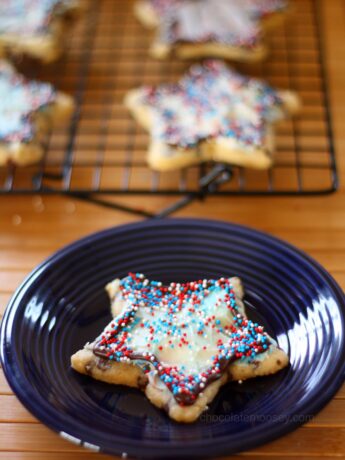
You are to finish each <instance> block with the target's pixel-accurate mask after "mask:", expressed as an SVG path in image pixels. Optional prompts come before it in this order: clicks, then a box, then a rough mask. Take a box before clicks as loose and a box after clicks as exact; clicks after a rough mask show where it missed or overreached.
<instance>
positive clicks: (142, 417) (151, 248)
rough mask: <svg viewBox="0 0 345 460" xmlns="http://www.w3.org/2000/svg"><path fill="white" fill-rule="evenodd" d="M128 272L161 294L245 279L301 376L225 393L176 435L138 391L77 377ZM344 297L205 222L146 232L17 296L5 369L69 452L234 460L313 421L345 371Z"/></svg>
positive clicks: (261, 316) (78, 246)
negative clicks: (109, 290)
mask: <svg viewBox="0 0 345 460" xmlns="http://www.w3.org/2000/svg"><path fill="white" fill-rule="evenodd" d="M129 271H136V272H143V273H145V274H146V275H147V276H149V277H153V278H156V279H159V280H161V281H163V282H170V281H187V280H194V279H200V278H216V277H220V276H229V275H239V276H240V277H241V278H243V280H244V285H245V287H246V304H247V308H248V310H249V312H250V313H249V315H250V316H251V317H254V318H257V319H258V320H259V321H261V322H262V323H263V324H264V325H266V327H267V328H268V330H269V332H270V333H271V334H272V335H274V336H275V337H276V338H277V340H278V342H279V345H280V346H281V347H282V348H283V349H284V350H286V351H287V352H288V354H289V356H290V361H291V366H290V367H289V368H287V369H285V370H284V371H282V372H280V373H278V374H276V375H274V376H272V377H266V378H260V379H256V380H255V381H248V382H245V383H244V384H242V385H239V384H237V383H231V384H228V385H226V386H225V387H223V389H222V390H221V391H220V393H219V394H218V396H217V397H216V398H215V400H214V401H213V403H212V404H211V405H210V409H209V410H208V412H206V413H204V414H203V415H202V417H201V419H200V420H199V421H198V422H196V423H194V424H192V425H181V424H177V423H174V422H172V421H170V420H169V419H168V417H167V416H166V415H165V414H164V413H163V412H161V411H160V410H158V409H156V408H155V407H153V406H152V405H151V404H150V403H149V402H148V401H147V400H146V398H145V396H144V395H143V394H141V393H140V392H139V391H138V390H134V389H130V388H125V387H120V386H109V385H107V384H104V383H100V382H96V381H94V380H92V379H91V378H89V377H87V376H82V375H79V374H77V373H76V372H74V371H72V370H71V369H70V366H69V362H70V356H71V354H72V353H74V352H75V351H76V350H78V349H79V348H81V347H82V346H83V345H84V343H85V342H86V341H88V340H90V339H92V338H94V337H95V336H96V335H97V334H98V333H99V331H100V330H101V329H102V328H103V326H105V325H106V324H107V322H108V321H109V320H110V314H109V302H108V299H107V296H106V294H105V292H104V289H103V287H104V285H105V284H106V283H107V282H108V281H110V280H112V279H113V278H115V277H122V276H124V275H126V274H127V273H128V272H129ZM344 317H345V302H344V294H343V293H342V291H341V290H340V288H339V287H338V285H337V284H336V283H335V281H334V280H333V279H332V278H331V276H330V275H329V274H328V273H327V272H326V271H325V270H324V269H323V268H322V267H321V266H320V265H318V264H317V263H316V262H315V261H313V260H312V259H310V258H309V257H308V256H307V255H306V254H303V253H302V252H300V251H298V250H297V249H295V248H293V247H292V246H289V245H288V244H286V243H283V242H282V241H279V240H277V239H275V238H273V237H271V236H268V235H265V234H263V233H259V232H257V231H255V230H251V229H248V228H245V227H241V226H238V225H232V224H227V223H222V222H213V221H207V220H191V219H181V220H179V219H176V220H170V219H169V220H163V221H148V222H141V223H137V224H134V225H126V226H122V227H117V228H113V229H110V230H106V231H104V232H101V233H97V234H95V235H92V236H90V237H88V238H84V239H83V240H81V241H78V242H76V243H74V244H72V245H70V246H68V247H66V248H65V249H62V250H61V251H59V252H58V253H56V254H55V255H54V256H52V257H51V258H50V259H48V260H47V261H46V262H44V263H43V264H42V265H40V266H39V267H38V268H37V269H36V270H35V271H34V272H32V273H31V274H30V275H29V277H28V278H27V279H26V280H25V281H24V283H23V284H22V285H21V286H20V288H19V289H18V290H17V292H16V293H15V295H14V296H13V298H12V300H11V302H10V304H9V306H8V308H7V310H6V313H5V316H4V319H3V323H2V329H1V359H2V363H3V367H4V371H5V374H6V377H7V379H8V381H9V383H10V385H11V387H12V389H13V391H14V392H15V393H16V394H17V396H18V398H19V399H20V400H21V402H22V403H23V404H24V405H25V406H26V407H27V408H28V409H29V410H30V411H31V412H32V413H33V414H34V415H35V416H36V417H37V418H38V419H40V420H41V421H42V422H43V423H45V424H46V425H48V426H49V427H50V428H52V429H53V430H56V431H57V432H60V433H61V434H62V435H63V436H64V437H66V438H68V439H70V440H71V441H74V442H77V443H80V444H82V445H85V446H86V447H90V448H93V449H95V450H101V451H102V452H106V453H111V454H117V455H121V454H123V453H127V454H128V456H139V457H140V458H171V459H176V458H180V457H196V458H200V457H203V456H215V455H221V454H222V455H224V454H231V453H234V452H238V451H241V450H244V449H250V448H253V447H255V446H258V445H259V444H262V443H265V442H267V441H271V440H273V439H275V438H277V437H278V436H281V435H282V434H284V433H287V432H289V431H291V430H293V429H294V428H295V427H296V426H298V425H300V424H301V423H303V422H305V421H308V420H309V419H310V418H311V417H312V415H313V414H315V413H316V412H318V411H319V410H320V409H321V408H322V407H323V406H324V405H325V404H326V403H327V402H328V401H329V400H330V399H331V398H332V396H333V395H334V393H335V392H336V390H337V389H338V388H339V386H340V385H341V384H342V382H343V378H344V369H345V346H344Z"/></svg>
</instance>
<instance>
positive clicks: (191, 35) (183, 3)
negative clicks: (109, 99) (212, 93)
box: [135, 0, 288, 61]
mask: <svg viewBox="0 0 345 460" xmlns="http://www.w3.org/2000/svg"><path fill="white" fill-rule="evenodd" d="M287 10H288V2H287V1H286V0H140V1H138V2H137V3H136V4H135V14H136V16H137V18H138V19H139V20H140V21H141V22H142V23H143V24H144V25H145V26H147V27H149V28H155V27H157V28H158V33H157V36H156V39H155V41H154V44H153V46H152V48H151V52H152V54H153V55H154V56H155V57H157V58H165V57H167V56H168V55H169V54H170V53H171V52H174V53H175V54H176V55H177V56H178V57H180V58H195V57H221V58H224V59H235V60H240V61H255V60H259V59H262V58H263V57H264V56H265V54H266V46H265V44H264V42H263V35H264V34H263V31H264V29H267V28H268V27H269V26H271V25H273V24H277V23H278V22H279V21H278V19H280V18H282V17H283V16H284V15H285V13H286V12H287Z"/></svg>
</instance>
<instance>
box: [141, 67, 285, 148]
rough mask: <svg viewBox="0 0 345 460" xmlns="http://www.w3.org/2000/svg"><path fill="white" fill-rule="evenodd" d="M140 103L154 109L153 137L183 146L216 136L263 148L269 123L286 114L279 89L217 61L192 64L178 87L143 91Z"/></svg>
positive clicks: (172, 86)
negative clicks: (243, 74)
mask: <svg viewBox="0 0 345 460" xmlns="http://www.w3.org/2000/svg"><path fill="white" fill-rule="evenodd" d="M143 103H144V104H148V105H150V106H151V107H152V111H153V114H154V115H153V116H154V123H153V124H152V126H153V127H152V136H153V138H155V139H158V140H162V141H164V142H166V143H168V144H171V145H179V146H182V147H188V146H193V145H195V144H196V143H197V142H198V141H199V140H204V139H208V138H214V137H218V136H224V137H227V138H232V139H236V140H237V141H238V142H241V143H242V144H243V146H245V147H247V148H253V147H257V146H261V145H262V142H263V139H264V136H265V133H266V125H267V122H273V121H276V120H278V119H280V118H282V117H283V115H284V113H283V110H282V107H281V101H280V98H279V97H278V95H277V92H275V91H274V90H273V89H272V88H270V87H269V86H268V85H266V84H265V83H263V82H261V81H260V80H257V79H254V78H246V77H243V76H242V75H240V74H238V73H237V72H235V71H233V70H231V69H228V68H227V67H226V66H225V65H224V64H223V63H221V62H220V61H207V62H206V63H204V65H202V66H201V65H195V66H193V67H192V68H191V69H190V71H189V72H188V74H187V75H186V76H185V77H184V78H182V80H181V81H180V82H179V84H178V85H161V86H159V87H158V88H157V89H156V90H155V91H150V89H148V90H147V92H145V91H144V92H143Z"/></svg>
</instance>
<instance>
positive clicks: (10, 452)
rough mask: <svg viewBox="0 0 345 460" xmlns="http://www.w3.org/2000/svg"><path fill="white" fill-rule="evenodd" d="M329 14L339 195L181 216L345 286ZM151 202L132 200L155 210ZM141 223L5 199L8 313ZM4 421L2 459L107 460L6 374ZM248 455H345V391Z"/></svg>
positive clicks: (2, 221)
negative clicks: (267, 246) (107, 234)
mask: <svg viewBox="0 0 345 460" xmlns="http://www.w3.org/2000/svg"><path fill="white" fill-rule="evenodd" d="M323 11H324V17H323V27H324V31H325V40H326V48H327V70H328V74H329V86H330V96H331V102H332V115H333V126H334V132H335V141H336V142H335V143H336V150H337V157H338V165H339V167H340V181H341V187H340V190H339V192H337V193H336V194H333V195H331V196H324V197H308V198H305V197H303V198H302V197H297V198H291V197H287V198H275V197H262V198H260V197H258V198H257V197H254V198H245V197H244V198H230V199H229V198H221V197H219V198H218V197H217V198H209V199H208V200H207V201H206V202H205V203H194V204H193V205H191V206H189V207H188V208H186V209H184V210H183V211H180V212H179V213H178V215H179V216H189V217H201V216H202V217H207V218H211V219H222V220H225V221H229V222H230V221H231V222H237V223H241V224H245V225H249V226H251V227H255V228H257V229H260V230H264V231H266V232H268V233H270V234H272V235H275V236H277V237H280V238H283V239H285V240H287V241H289V242H290V243H292V244H294V245H296V246H297V247H299V248H301V249H303V250H305V251H306V252H308V253H309V254H310V255H311V256H312V257H314V258H315V259H316V260H318V261H319V262H320V263H321V264H322V265H324V267H325V268H326V269H328V270H329V272H330V273H331V274H332V275H333V276H334V277H335V279H336V280H337V281H338V282H339V284H340V285H341V286H342V287H343V288H345V186H344V185H343V184H344V182H345V127H344V123H345V121H344V120H345V55H344V49H345V45H344V42H345V35H344V30H345V3H344V2H343V1H342V0H328V1H327V2H326V1H324V7H323ZM147 200H148V198H147V197H140V198H137V197H136V198H126V199H125V200H124V201H125V202H128V203H135V204H136V205H141V204H142V205H144V204H145V205H147ZM150 200H151V203H152V205H154V206H157V207H163V206H165V205H167V204H168V203H170V202H171V198H166V197H158V198H150ZM135 220H137V217H133V216H131V215H128V214H125V213H122V212H119V211H114V210H106V209H103V208H100V207H97V206H94V205H91V204H86V203H82V202H79V201H74V200H71V199H70V198H63V197H57V196H55V197H44V198H42V199H41V198H40V197H37V196H36V197H23V196H20V197H19V196H17V197H15V196H3V197H0V248H1V250H0V314H3V312H4V309H5V307H6V304H7V301H8V300H9V298H10V296H11V294H12V293H13V291H14V290H15V289H16V287H17V286H18V285H19V283H20V282H21V280H22V279H23V277H24V276H25V275H26V274H27V273H28V272H29V271H30V270H31V269H33V268H34V267H35V265H36V264H38V263H39V262H41V261H42V260H43V259H44V258H46V257H47V256H49V255H50V254H51V253H52V252H53V251H56V250H57V249H59V248H61V247H62V246H63V245H65V244H67V243H70V242H72V241H73V240H75V239H77V238H80V237H82V236H85V235H87V234H88V233H90V232H94V231H97V230H100V229H104V228H107V227H111V226H114V225H119V224H122V223H125V222H129V221H135ZM0 424H1V426H0V459H6V460H14V459H16V460H18V459H23V460H24V459H25V460H29V459H30V460H43V459H44V460H55V459H66V460H67V459H70V458H73V459H75V460H81V459H83V460H96V459H101V458H106V457H105V456H102V455H100V454H95V453H92V452H87V451H85V450H83V449H82V448H80V447H76V446H74V445H73V444H70V443H68V442H67V441H64V440H62V439H61V438H59V437H58V436H57V435H56V434H55V433H53V432H51V431H50V430H49V429H48V428H46V427H45V426H43V425H42V424H41V423H39V422H38V421H37V420H35V418H34V417H32V416H31V415H30V414H29V413H28V412H27V411H26V410H25V409H24V408H23V407H22V405H21V404H20V403H19V402H18V401H17V399H16V397H15V396H14V395H13V394H12V392H11V390H10V388H9V386H8V385H7V383H6V380H5V378H4V376H3V374H2V372H1V370H0ZM240 456H244V457H250V458H251V459H253V460H254V459H259V458H260V459H262V458H270V459H271V460H275V459H280V460H284V459H287V458H289V460H293V459H297V458H299V459H300V460H301V459H304V460H310V459H312V458H313V459H314V458H319V457H327V458H345V386H343V388H342V389H341V390H340V391H339V393H338V394H337V395H336V396H335V398H334V399H333V401H331V402H330V403H329V404H328V406H327V407H326V408H325V409H323V410H322V411H321V413H320V414H319V415H318V416H317V417H316V418H315V419H314V420H313V421H311V422H310V423H308V424H307V425H304V426H303V427H301V428H299V429H297V430H296V431H294V432H293V433H291V434H289V435H287V436H284V437H283V438H281V439H278V440H277V441H275V442H273V443H271V444H267V445H264V446H262V447H260V448H258V449H255V450H253V451H250V452H245V453H243V454H241V455H240ZM231 458H233V457H231Z"/></svg>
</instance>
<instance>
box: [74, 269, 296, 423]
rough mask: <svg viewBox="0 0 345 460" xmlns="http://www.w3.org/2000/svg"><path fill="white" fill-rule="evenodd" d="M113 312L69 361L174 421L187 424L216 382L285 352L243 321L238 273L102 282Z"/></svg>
mask: <svg viewBox="0 0 345 460" xmlns="http://www.w3.org/2000/svg"><path fill="white" fill-rule="evenodd" d="M107 289H108V292H109V294H110V297H111V300H112V311H113V314H114V315H115V318H114V319H113V320H112V321H111V322H110V323H109V324H108V326H106V328H105V329H104V331H103V333H102V334H101V335H100V336H99V337H98V338H96V340H95V341H94V342H93V343H91V344H89V343H88V344H86V345H85V347H84V349H82V350H80V351H78V352H77V353H75V354H74V355H73V356H72V357H71V363H72V367H73V368H74V369H75V370H77V371H78V372H81V373H83V374H87V375H90V376H92V377H93V378H95V379H97V380H102V381H105V382H108V383H113V384H123V385H128V386H132V387H138V388H140V389H142V390H143V391H144V392H145V394H146V396H147V397H148V398H149V399H150V401H151V402H152V403H153V404H154V405H156V406H157V407H159V408H163V409H165V410H166V411H167V413H168V415H169V416H170V417H171V418H172V419H174V420H176V421H179V422H193V421H194V420H196V419H197V418H198V417H199V415H200V414H201V412H202V411H203V410H205V408H206V406H207V404H208V403H209V402H211V401H212V400H213V398H214V397H215V395H216V394H217V393H218V390H219V388H220V387H221V385H223V384H224V383H226V382H227V381H229V380H244V379H247V378H251V377H256V376H262V375H268V374H272V373H275V372H277V371H278V370H280V369H282V368H283V367H285V366H286V365H287V364H288V357H287V355H286V353H285V352H284V351H283V350H281V349H280V348H278V346H277V343H276V342H275V341H274V340H273V339H272V338H271V337H270V336H269V335H268V334H267V333H266V332H265V330H264V328H263V327H262V326H260V325H259V324H257V323H255V322H253V321H251V320H249V319H248V318H247V316H246V313H245V307H244V304H243V303H242V297H243V289H242V285H241V282H240V280H239V279H238V278H229V279H228V278H220V279H217V280H212V279H211V280H199V281H195V282H189V283H184V284H179V283H171V284H170V285H169V286H163V285H162V283H160V282H157V281H149V280H148V279H146V278H145V276H144V275H142V274H129V276H128V277H126V278H123V279H122V280H118V279H117V280H115V281H114V282H112V283H110V284H109V285H108V286H107Z"/></svg>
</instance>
